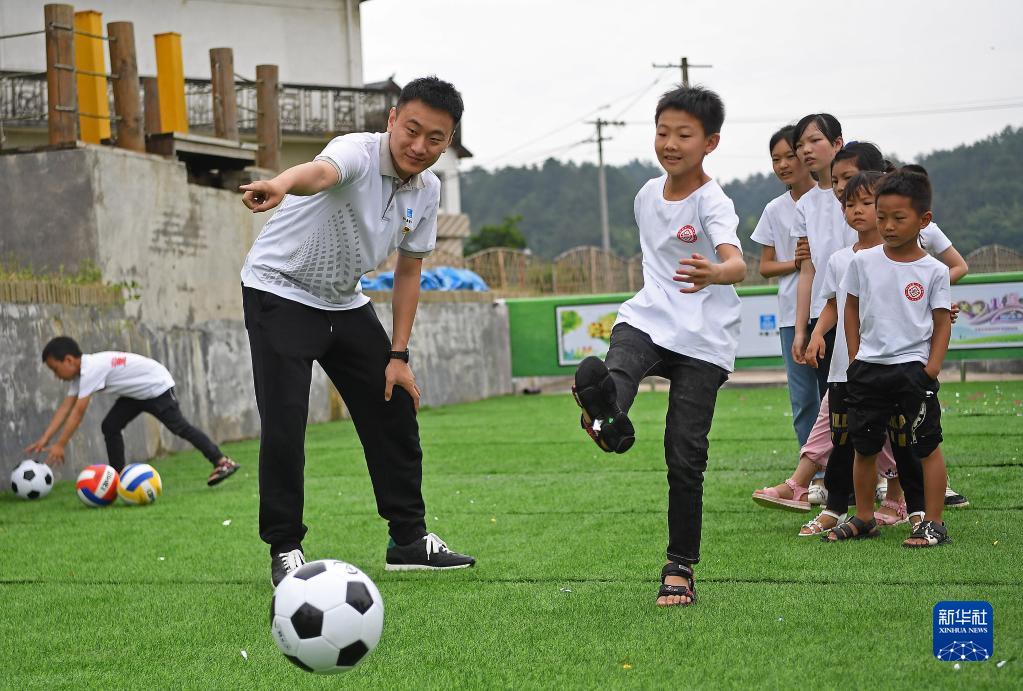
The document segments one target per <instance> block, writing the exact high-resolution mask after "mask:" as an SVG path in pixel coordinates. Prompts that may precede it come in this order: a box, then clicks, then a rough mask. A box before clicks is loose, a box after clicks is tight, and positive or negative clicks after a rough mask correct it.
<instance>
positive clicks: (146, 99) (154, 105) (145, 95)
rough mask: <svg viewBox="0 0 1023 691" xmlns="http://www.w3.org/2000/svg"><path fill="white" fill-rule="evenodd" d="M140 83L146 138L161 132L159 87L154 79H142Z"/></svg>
mask: <svg viewBox="0 0 1023 691" xmlns="http://www.w3.org/2000/svg"><path fill="white" fill-rule="evenodd" d="M141 81H142V100H143V103H142V109H143V113H144V115H145V120H144V122H145V133H146V136H149V135H151V134H159V133H160V132H162V131H163V128H162V127H160V85H159V84H158V83H157V81H156V77H142V80H141Z"/></svg>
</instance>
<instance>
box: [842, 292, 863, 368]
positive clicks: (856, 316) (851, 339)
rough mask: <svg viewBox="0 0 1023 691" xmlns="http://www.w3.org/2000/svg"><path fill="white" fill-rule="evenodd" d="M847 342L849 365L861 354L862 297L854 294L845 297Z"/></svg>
mask: <svg viewBox="0 0 1023 691" xmlns="http://www.w3.org/2000/svg"><path fill="white" fill-rule="evenodd" d="M845 342H846V344H847V345H848V346H849V363H850V364H852V361H853V360H855V359H856V353H858V352H860V297H859V296H858V295H853V294H852V293H850V294H848V295H846V296H845Z"/></svg>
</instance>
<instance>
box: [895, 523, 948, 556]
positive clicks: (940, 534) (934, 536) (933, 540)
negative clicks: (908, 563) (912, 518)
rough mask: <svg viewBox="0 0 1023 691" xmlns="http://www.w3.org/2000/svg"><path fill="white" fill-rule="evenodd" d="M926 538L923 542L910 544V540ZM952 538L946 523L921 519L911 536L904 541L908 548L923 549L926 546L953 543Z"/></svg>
mask: <svg viewBox="0 0 1023 691" xmlns="http://www.w3.org/2000/svg"><path fill="white" fill-rule="evenodd" d="M914 539H917V540H925V542H924V543H923V544H909V540H914ZM951 542H952V538H950V537H949V536H948V529H947V528H945V524H944V523H940V522H938V521H920V522H919V523H917V524H916V526H915V527H914V528H913V532H912V533H910V534H909V538H908V539H907V540H906V541H905V542H903V543H902V546H903V547H906V548H908V549H922V548H926V547H940V546H941V545H947V544H951Z"/></svg>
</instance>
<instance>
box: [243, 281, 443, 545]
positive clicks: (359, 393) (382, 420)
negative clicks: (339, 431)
mask: <svg viewBox="0 0 1023 691" xmlns="http://www.w3.org/2000/svg"><path fill="white" fill-rule="evenodd" d="M242 300H243V305H244V309H245V327H246V329H247V330H248V333H249V347H250V349H251V351H252V376H253V380H254V382H255V389H256V405H257V407H258V408H259V418H260V423H261V431H260V445H259V536H260V537H261V538H262V539H263V541H264V542H266V543H267V544H269V545H270V551H271V553H276V552H280V551H286V550H291V549H295V548H298V547H300V546H301V543H302V539H303V538H304V537H305V534H306V530H307V528H306V526H305V525H304V524H303V523H302V511H303V506H304V500H305V499H304V475H305V472H304V471H305V428H306V419H307V417H308V414H309V386H310V382H311V380H312V366H313V361H316V362H318V363H319V364H320V366H321V367H322V368H323V371H324V372H326V373H327V376H328V377H330V380H331V381H332V382H333V383H334V386H335V387H336V388H337V390H338V391H339V392H340V394H341V395H342V396H343V397H344V400H345V404H346V405H347V406H348V410H349V411H350V412H351V415H352V421H353V422H354V423H355V430H356V432H357V433H358V435H359V440H360V441H361V442H362V448H363V451H364V452H365V455H366V464H367V466H368V467H369V476H370V480H371V481H372V483H373V492H374V494H375V495H376V502H377V511H378V512H379V514H380V516H381V517H383V518H384V519H385V520H387V522H388V528H389V532H390V535H391V537H392V538H393V539H394V541H395V542H396V543H398V544H401V545H404V544H409V543H412V542H415V541H416V540H418V539H419V538H421V537H422V536H423V535H425V534H426V518H425V517H426V506H425V504H424V502H423V492H422V484H423V452H422V449H421V448H420V446H419V423H418V422H417V421H416V412H415V405H414V403H413V401H412V397H411V396H410V395H409V393H408V392H407V391H405V389H402V388H401V387H397V386H396V387H394V391H393V393H392V395H391V400H390V401H389V402H388V401H384V384H385V380H384V370H385V369H386V368H387V364H388V362H389V355H388V352H389V351H390V349H391V342H390V339H388V337H387V332H385V331H384V327H383V326H382V325H381V324H380V320H379V319H377V316H376V312H374V311H373V307H372V306H371V305H368V304H367V305H364V306H363V307H360V308H358V309H353V310H344V311H328V310H319V309H316V308H313V307H308V306H306V305H303V304H300V303H297V302H294V301H292V300H285V299H284V298H281V297H278V296H276V295H274V294H272V293H267V292H265V291H261V290H256V289H254V288H248V287H243V288H242Z"/></svg>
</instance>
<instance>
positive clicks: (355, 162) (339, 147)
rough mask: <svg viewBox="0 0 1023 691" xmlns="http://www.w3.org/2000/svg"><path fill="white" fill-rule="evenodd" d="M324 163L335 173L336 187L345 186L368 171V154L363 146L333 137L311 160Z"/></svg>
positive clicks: (349, 140)
mask: <svg viewBox="0 0 1023 691" xmlns="http://www.w3.org/2000/svg"><path fill="white" fill-rule="evenodd" d="M313 160H314V161H326V162H327V163H329V164H331V165H332V166H334V169H335V170H336V171H337V176H338V177H337V183H335V184H338V185H342V186H344V185H347V184H349V183H351V182H354V181H355V180H358V179H359V178H361V177H362V176H363V175H365V174H366V173H367V172H368V171H369V154H368V153H366V149H365V147H364V146H362V145H360V144H359V143H357V142H356V141H354V140H352V139H349V138H347V137H334V138H333V139H331V140H330V142H328V143H327V146H325V147H324V149H323V151H321V152H320V153H319V155H318V156H317V157H316V158H314V159H313Z"/></svg>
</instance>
